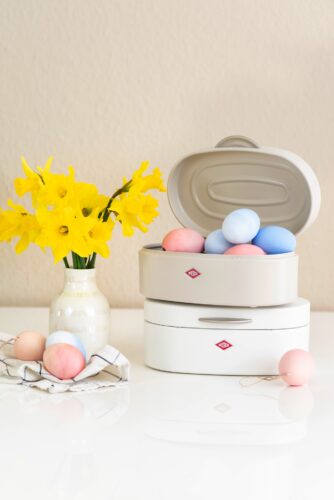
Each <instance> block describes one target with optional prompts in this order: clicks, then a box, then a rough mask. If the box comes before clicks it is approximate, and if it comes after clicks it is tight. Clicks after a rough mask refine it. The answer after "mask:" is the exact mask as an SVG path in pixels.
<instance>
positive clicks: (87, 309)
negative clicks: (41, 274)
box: [50, 269, 110, 359]
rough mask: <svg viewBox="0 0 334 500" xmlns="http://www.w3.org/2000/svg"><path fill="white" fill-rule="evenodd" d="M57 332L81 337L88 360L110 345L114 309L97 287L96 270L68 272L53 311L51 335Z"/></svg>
mask: <svg viewBox="0 0 334 500" xmlns="http://www.w3.org/2000/svg"><path fill="white" fill-rule="evenodd" d="M56 330H66V331H69V332H72V333H74V334H75V335H77V336H78V337H79V338H80V340H81V341H82V343H83V344H84V346H85V349H86V352H87V359H89V358H90V356H91V355H92V354H94V353H96V352H97V351H98V350H99V349H101V348H102V347H103V346H105V345H106V344H108V342H109V335H110V307H109V303H108V301H107V299H106V297H105V296H104V295H103V294H102V293H101V292H100V290H99V289H98V287H97V285H96V270H95V269H65V283H64V288H63V291H62V292H61V294H60V295H59V296H58V297H57V298H56V299H55V300H54V301H53V302H52V304H51V307H50V333H52V332H55V331H56Z"/></svg>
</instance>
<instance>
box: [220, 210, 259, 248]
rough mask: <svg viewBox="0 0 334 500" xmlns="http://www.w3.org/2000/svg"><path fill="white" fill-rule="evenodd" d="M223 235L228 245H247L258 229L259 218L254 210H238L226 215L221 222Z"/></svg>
mask: <svg viewBox="0 0 334 500" xmlns="http://www.w3.org/2000/svg"><path fill="white" fill-rule="evenodd" d="M222 229H223V234H224V236H225V238H226V240H227V241H229V242H230V243H235V244H237V245H238V244H241V243H249V242H251V241H252V239H253V238H254V237H255V236H256V235H257V233H258V231H259V229H260V217H259V216H258V215H257V213H256V212H254V210H250V209H249V208H240V209H239V210H234V211H233V212H231V213H230V214H228V215H227V217H226V218H225V220H224V222H223V226H222Z"/></svg>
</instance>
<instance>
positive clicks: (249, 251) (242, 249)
mask: <svg viewBox="0 0 334 500" xmlns="http://www.w3.org/2000/svg"><path fill="white" fill-rule="evenodd" d="M224 255H265V252H264V251H263V250H262V248H260V247H257V246H255V245H251V244H249V243H248V244H244V245H235V246H234V247H231V248H229V249H228V250H227V251H226V252H225V253H224Z"/></svg>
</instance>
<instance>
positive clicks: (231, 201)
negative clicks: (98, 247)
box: [139, 136, 321, 375]
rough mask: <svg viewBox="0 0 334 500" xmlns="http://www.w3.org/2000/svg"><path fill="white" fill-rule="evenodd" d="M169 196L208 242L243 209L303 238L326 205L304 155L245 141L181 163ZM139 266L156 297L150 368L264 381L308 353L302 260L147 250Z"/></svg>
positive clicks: (148, 341) (150, 312) (151, 311)
mask: <svg viewBox="0 0 334 500" xmlns="http://www.w3.org/2000/svg"><path fill="white" fill-rule="evenodd" d="M168 197H169V202H170V206H171V209H172V210H173V212H174V215H175V216H176V218H177V219H178V221H179V222H180V223H181V224H182V225H183V226H185V227H191V228H193V229H195V230H197V231H198V232H200V233H201V234H202V235H203V236H206V235H207V234H209V233H210V232H211V231H213V230H215V229H218V228H219V227H221V224H222V221H223V220H224V218H225V217H226V215H227V214H228V213H230V212H231V211H233V210H235V209H238V208H243V207H245V208H251V209H253V210H255V211H256V212H257V213H258V214H259V216H260V219H261V225H262V226H263V225H280V226H284V227H286V228H288V229H290V231H292V232H293V233H294V234H296V235H297V234H300V233H301V232H302V231H304V230H305V229H306V228H307V227H309V226H310V225H311V224H312V222H313V221H314V220H315V218H316V217H317V215H318V212H319V208H320V199H321V196H320V187H319V183H318V181H317V178H316V176H315V174H314V172H313V170H312V169H311V167H310V166H309V165H307V163H305V161H304V160H302V159H301V158H300V157H299V156H297V155H295V154H294V153H291V152H289V151H285V150H281V149H275V148H269V147H259V146H258V145H257V144H256V143H255V142H254V141H253V140H251V139H248V138H245V137H241V136H233V137H228V138H226V139H223V140H222V141H220V143H219V144H218V145H217V147H216V148H213V149H211V150H206V151H202V152H200V153H195V154H191V155H190V156H187V157H185V158H183V159H182V160H181V161H180V162H179V163H178V164H177V165H176V166H175V167H174V169H173V170H172V171H171V174H170V176H169V180H168ZM139 261H140V290H141V293H142V294H143V295H144V296H145V297H147V298H148V299H150V300H148V301H146V303H145V359H146V364H147V365H149V366H151V367H153V368H157V369H161V370H168V371H178V372H187V373H207V374H211V373H212V374H233V375H236V374H238V375H255V374H256V375H268V374H276V373H277V367H278V361H279V359H280V357H281V356H282V355H283V354H284V352H286V351H288V350H289V349H292V348H298V347H299V348H302V349H307V348H308V336H309V326H308V325H309V304H308V302H307V301H306V300H303V299H298V255H297V254H296V253H294V252H293V253H286V254H279V255H265V256H231V255H212V254H204V253H203V254H195V253H182V252H165V251H163V250H162V248H161V246H160V245H148V246H146V247H144V248H143V249H142V250H141V251H140V253H139ZM203 306H206V307H203ZM203 318H204V319H203ZM227 334H228V335H227ZM225 342H226V343H225ZM219 344H220V345H219ZM228 344H231V345H230V346H228ZM224 346H225V348H224ZM232 347H233V348H232Z"/></svg>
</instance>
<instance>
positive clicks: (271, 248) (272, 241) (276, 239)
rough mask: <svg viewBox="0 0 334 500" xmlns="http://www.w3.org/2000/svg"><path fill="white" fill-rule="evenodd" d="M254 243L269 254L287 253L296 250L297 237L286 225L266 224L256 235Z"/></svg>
mask: <svg viewBox="0 0 334 500" xmlns="http://www.w3.org/2000/svg"><path fill="white" fill-rule="evenodd" d="M253 243H254V245H257V246H259V247H261V248H262V249H263V250H264V251H265V252H266V253H269V254H276V253H287V252H294V250H295V248H296V237H295V235H294V234H293V233H292V232H291V231H289V230H288V229H286V228H285V227H281V226H265V227H262V228H261V229H260V231H259V232H258V234H257V235H256V236H255V238H254V239H253Z"/></svg>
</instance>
